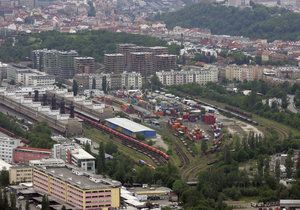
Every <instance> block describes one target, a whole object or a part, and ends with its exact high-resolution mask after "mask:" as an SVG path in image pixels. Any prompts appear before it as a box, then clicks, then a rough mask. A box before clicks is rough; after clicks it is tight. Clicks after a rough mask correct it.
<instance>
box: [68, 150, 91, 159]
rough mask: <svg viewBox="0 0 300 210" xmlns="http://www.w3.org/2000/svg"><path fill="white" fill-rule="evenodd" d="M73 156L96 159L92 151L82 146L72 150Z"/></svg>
mask: <svg viewBox="0 0 300 210" xmlns="http://www.w3.org/2000/svg"><path fill="white" fill-rule="evenodd" d="M71 153H72V156H74V157H75V158H76V159H78V160H80V159H92V160H94V159H95V157H94V156H93V155H91V154H90V153H88V152H87V151H85V150H84V149H82V148H77V149H74V150H72V151H71Z"/></svg>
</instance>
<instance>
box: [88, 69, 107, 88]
mask: <svg viewBox="0 0 300 210" xmlns="http://www.w3.org/2000/svg"><path fill="white" fill-rule="evenodd" d="M93 80H95V83H96V89H98V90H102V87H103V86H102V83H103V82H104V81H106V88H107V89H111V74H103V73H101V74H91V75H90V76H89V89H92V86H93Z"/></svg>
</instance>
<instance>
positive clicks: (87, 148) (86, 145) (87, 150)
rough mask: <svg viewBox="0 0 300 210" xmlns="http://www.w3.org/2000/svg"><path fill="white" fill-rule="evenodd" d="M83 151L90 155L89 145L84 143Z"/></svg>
mask: <svg viewBox="0 0 300 210" xmlns="http://www.w3.org/2000/svg"><path fill="white" fill-rule="evenodd" d="M84 150H85V151H86V152H88V153H90V154H91V153H92V151H91V145H90V144H89V143H86V144H85V145H84Z"/></svg>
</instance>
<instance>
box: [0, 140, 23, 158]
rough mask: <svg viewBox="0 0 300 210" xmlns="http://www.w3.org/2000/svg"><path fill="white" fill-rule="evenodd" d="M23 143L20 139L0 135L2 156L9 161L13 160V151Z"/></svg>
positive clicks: (0, 152) (0, 154)
mask: <svg viewBox="0 0 300 210" xmlns="http://www.w3.org/2000/svg"><path fill="white" fill-rule="evenodd" d="M20 145H21V140H20V139H14V138H10V137H0V158H1V159H2V160H4V161H5V162H7V163H12V161H13V151H14V149H15V148H17V147H18V146H20Z"/></svg>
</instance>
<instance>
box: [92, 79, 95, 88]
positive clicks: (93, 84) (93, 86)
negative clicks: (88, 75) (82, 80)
mask: <svg viewBox="0 0 300 210" xmlns="http://www.w3.org/2000/svg"><path fill="white" fill-rule="evenodd" d="M92 89H96V78H95V77H94V78H93V81H92Z"/></svg>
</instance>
